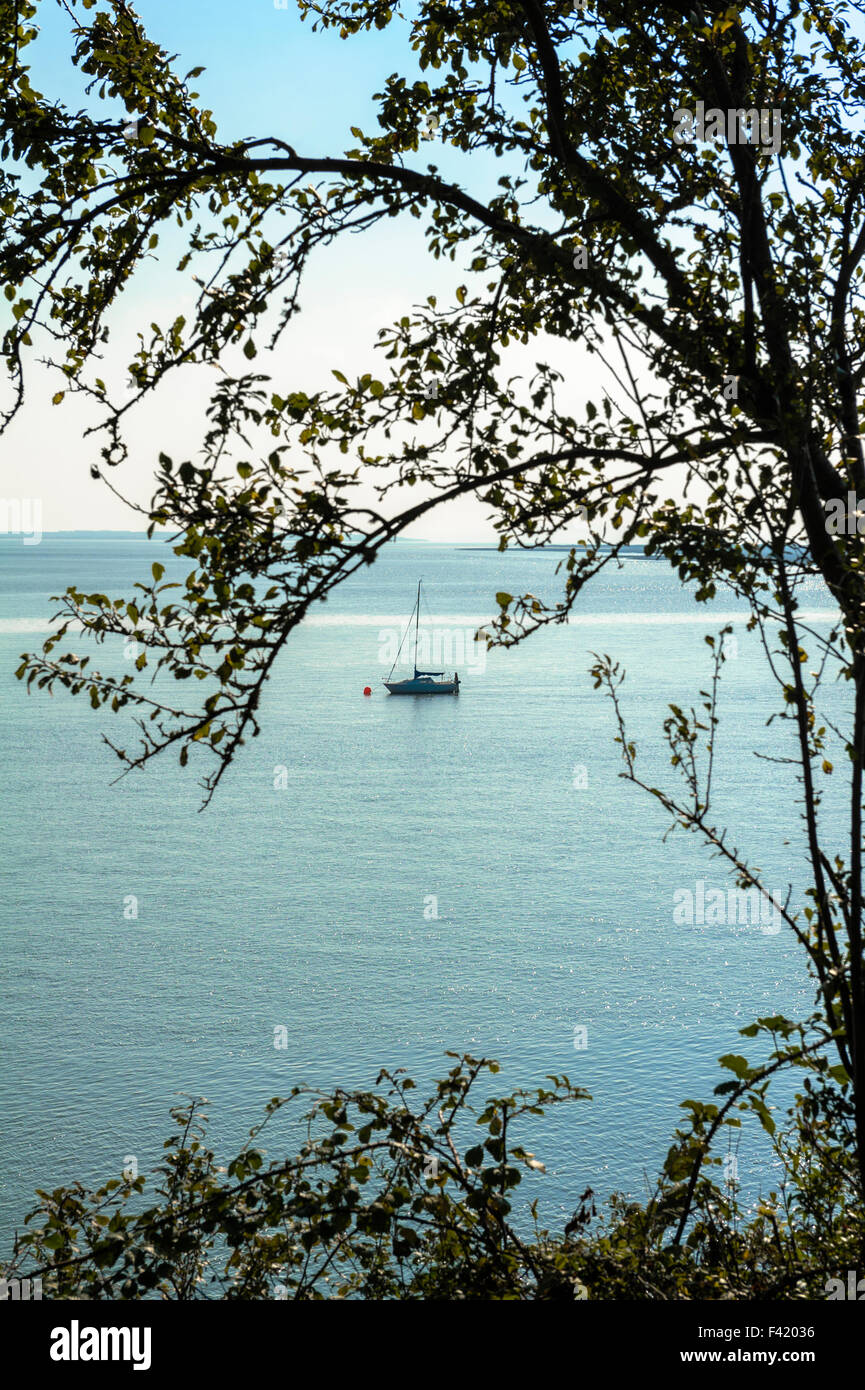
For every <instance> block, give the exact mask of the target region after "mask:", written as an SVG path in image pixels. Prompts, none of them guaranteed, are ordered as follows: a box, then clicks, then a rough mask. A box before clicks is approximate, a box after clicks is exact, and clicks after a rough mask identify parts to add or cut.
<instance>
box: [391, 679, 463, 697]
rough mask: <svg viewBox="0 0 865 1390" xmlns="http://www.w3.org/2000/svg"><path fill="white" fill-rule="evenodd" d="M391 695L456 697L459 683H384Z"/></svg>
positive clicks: (417, 681)
mask: <svg viewBox="0 0 865 1390" xmlns="http://www.w3.org/2000/svg"><path fill="white" fill-rule="evenodd" d="M384 684H385V689H386V690H387V691H389V693H390V694H391V695H458V694H459V690H460V683H459V681H431V680H407V681H385V683H384Z"/></svg>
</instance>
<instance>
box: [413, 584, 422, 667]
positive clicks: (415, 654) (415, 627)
mask: <svg viewBox="0 0 865 1390" xmlns="http://www.w3.org/2000/svg"><path fill="white" fill-rule="evenodd" d="M420 585H421V581H420V580H418V582H417V607H416V608H415V620H414V674H415V679H417V630H418V625H419V624H420Z"/></svg>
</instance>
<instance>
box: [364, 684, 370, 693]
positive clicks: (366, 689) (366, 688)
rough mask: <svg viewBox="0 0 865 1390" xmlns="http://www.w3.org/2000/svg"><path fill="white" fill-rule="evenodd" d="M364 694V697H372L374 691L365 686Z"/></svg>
mask: <svg viewBox="0 0 865 1390" xmlns="http://www.w3.org/2000/svg"><path fill="white" fill-rule="evenodd" d="M363 693H364V695H371V694H372V691H371V690H370V688H369V686H368V685H365V686H364V688H363Z"/></svg>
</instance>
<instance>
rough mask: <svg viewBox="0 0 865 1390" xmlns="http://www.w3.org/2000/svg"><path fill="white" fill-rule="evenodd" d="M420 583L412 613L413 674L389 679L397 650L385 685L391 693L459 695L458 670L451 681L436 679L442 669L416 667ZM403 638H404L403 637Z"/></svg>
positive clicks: (397, 656)
mask: <svg viewBox="0 0 865 1390" xmlns="http://www.w3.org/2000/svg"><path fill="white" fill-rule="evenodd" d="M421 583H422V581H421V580H420V579H419V580H418V582H417V599H416V600H415V606H414V610H413V613H412V617H413V618H414V675H413V676H412V677H411V678H410V679H408V680H404V681H392V680H391V676H392V675H393V673H394V667H395V666H396V663H397V661H399V652H397V654H396V658H395V660H394V663H393V666H391V668H390V672H389V674H388V678H387V680H386V681H385V683H384V684H385V687H386V688H387V690H388V692H389V693H390V694H391V695H459V693H460V678H459V672H458V671H454V678H453V680H452V681H446V680H437V679H436V677H437V676H443V675H444V671H419V670H418V668H417V643H418V627H419V626H420V590H421ZM408 621H409V626H411V618H409V620H408ZM407 631H408V628H406V632H407ZM403 640H405V638H403ZM399 651H402V642H401V643H400V648H399Z"/></svg>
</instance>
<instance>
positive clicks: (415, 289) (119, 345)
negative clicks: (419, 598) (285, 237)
mask: <svg viewBox="0 0 865 1390" xmlns="http://www.w3.org/2000/svg"><path fill="white" fill-rule="evenodd" d="M290 5H291V8H287V9H282V8H277V7H276V5H275V4H274V3H273V0H244V3H242V4H238V3H236V0H235V3H229V0H209V2H208V0H183V3H182V4H179V3H177V0H172V3H168V0H138V2H137V4H136V9H137V11H138V13H139V14H140V15H141V17H142V19H143V20H144V23H145V27H146V29H147V32H148V33H149V34H150V36H151V37H152V38H154V39H156V40H157V41H158V42H159V43H160V44H162V45H163V46H164V47H165V48H166V49H167V50H168V51H169V53H176V54H178V55H179V56H178V59H177V63H176V69H177V70H178V71H179V72H180V73H181V74H184V73H185V72H187V71H188V70H189V69H190V68H192V67H195V66H199V65H204V67H205V72H204V73H203V74H202V75H201V76H200V77H198V78H197V79H196V80H195V81H194V83H192V84H191V85H192V86H193V87H194V89H195V90H197V91H198V92H199V94H200V102H199V105H201V106H203V107H209V108H210V109H212V111H213V113H214V117H215V119H216V122H217V126H218V128H219V135H220V137H221V138H223V139H226V138H239V137H247V136H248V137H261V136H263V135H274V136H277V137H279V138H281V139H284V140H287V141H288V142H289V143H291V144H292V145H293V146H294V147H295V148H296V149H297V150H298V151H299V152H301V153H305V154H312V155H314V154H332V153H335V152H340V153H341V152H342V151H343V150H344V149H346V148H348V147H350V146H351V145H352V144H354V143H355V142H354V138H353V137H352V136H351V134H350V129H349V128H350V126H352V125H359V126H361V127H362V128H364V129H365V130H372V129H373V128H374V124H375V117H374V113H375V103H374V102H373V100H372V94H373V93H374V92H376V91H378V90H380V89H381V87H382V85H383V82H384V79H385V78H386V76H387V75H388V74H389V73H391V72H393V71H396V70H399V71H401V72H404V73H406V74H407V76H408V77H409V78H410V79H411V78H412V77H413V76H414V75H415V71H414V70H413V69H414V55H413V54H412V53H411V50H410V49H409V47H408V44H407V41H406V37H405V35H406V30H405V29H400V27H399V26H398V25H394V26H391V27H389V28H388V29H386V30H384V31H376V32H374V33H373V34H370V35H361V36H354V37H352V38H351V39H349V40H348V41H341V40H340V39H339V37H338V35H336V34H334V33H313V31H312V28H311V26H310V24H309V23H302V22H301V21H300V18H299V15H298V13H297V10H296V8H295V7H294V4H293V0H290ZM91 13H92V12H91ZM37 18H38V22H39V23H40V25H41V33H40V38H39V40H38V41H37V42H36V44H34V45H32V46H31V47H30V49H29V50H28V59H29V61H30V62H31V63H32V64H33V68H34V72H33V75H32V77H31V81H32V83H33V85H34V86H35V87H36V88H37V89H38V90H41V91H43V92H45V93H46V94H50V95H51V96H54V97H58V98H61V99H63V100H64V101H65V102H67V103H68V104H69V105H70V106H71V107H72V108H73V109H76V108H79V107H80V106H82V105H83V104H84V103H85V101H86V97H85V96H84V92H83V83H82V76H81V74H80V73H79V72H78V71H77V69H75V68H74V67H73V65H72V64H71V62H70V52H71V44H70V40H69V37H68V21H67V20H66V19H65V18H64V17H63V15H62V13H61V11H60V9H59V7H55V6H54V5H53V4H52V3H51V0H42V4H41V5H40V11H39V15H38V16H37ZM417 75H419V74H417ZM102 114H103V115H106V114H113V113H111V112H106V111H105V110H104V108H103V111H102ZM117 114H118V117H120V116H122V115H123V112H122V111H118V113H117ZM430 160H433V161H434V162H436V163H437V164H438V165H439V166H440V168H441V169H442V171H443V172H444V173H445V174H446V175H447V176H448V177H451V178H454V179H456V180H457V181H459V182H461V183H462V184H463V185H464V186H466V187H469V188H470V189H471V191H472V192H473V193H480V195H484V194H489V193H491V192H492V191H493V189H494V187H495V181H496V179H497V178H498V176H499V175H500V174H501V173H502V172H503V169H502V167H501V166H500V165H499V164H498V162H497V161H496V160H495V159H494V157H493V156H492V155H488V156H483V155H481V156H478V155H472V156H471V159H470V161H469V159H468V157H466V156H463V155H460V154H458V153H457V152H455V151H450V150H446V149H443V148H442V146H441V145H439V144H438V143H436V142H430V144H429V146H428V147H427V148H426V149H423V150H422V152H421V154H420V155H419V156H418V157H417V158H416V161H415V162H416V163H418V164H421V165H425V164H426V163H427V162H429V161H430ZM178 244H179V243H176V242H175V245H178ZM171 245H172V243H171V238H170V237H168V238H165V239H164V241H163V244H162V246H161V247H160V252H164V254H163V256H162V259H161V263H160V262H153V263H150V264H148V265H147V266H145V267H143V268H141V269H140V270H139V272H138V273H137V275H136V278H135V281H134V283H133V285H132V287H131V288H130V289H129V290H128V291H127V292H126V293H125V294H124V296H123V298H122V300H121V303H120V305H119V308H118V312H117V313H116V315H115V317H114V319H113V320H112V323H113V333H114V335H115V336H116V345H115V347H114V348H113V349H109V356H108V359H107V360H106V364H105V370H104V371H103V372H102V375H103V376H105V378H106V380H109V381H110V380H112V379H114V380H118V381H119V380H120V379H121V378H122V376H123V368H124V366H125V363H126V362H128V361H129V359H130V357H131V355H132V350H133V348H134V340H135V333H136V331H137V330H138V329H139V327H145V328H146V326H147V325H148V324H149V323H150V322H151V320H154V319H155V320H156V321H158V322H160V323H164V322H166V321H170V320H171V319H173V318H174V317H175V315H176V314H177V313H178V312H183V311H184V305H187V304H188V305H189V306H191V305H192V303H193V296H194V292H195V286H194V285H193V283H192V280H191V271H190V274H189V276H188V277H187V279H188V284H178V282H177V279H176V277H175V276H174V275H173V273H172V272H173V265H174V262H175V261H176V259H177V255H174V256H172V255H171V254H170V249H171ZM465 279H466V276H465V274H464V273H463V272H461V270H460V268H459V266H456V267H454V266H451V265H449V264H444V263H442V262H441V261H438V262H437V261H434V260H433V259H432V258H431V257H430V256H429V255H428V253H427V251H426V248H425V245H424V239H423V230H422V224H421V223H419V222H418V221H416V220H415V219H412V218H410V217H405V218H400V219H388V220H387V221H386V222H385V223H383V224H382V225H381V226H379V227H377V228H375V229H374V230H373V231H372V232H370V233H367V234H365V235H364V236H361V237H347V238H343V239H341V240H339V241H338V242H337V243H335V244H333V245H331V246H329V247H326V248H324V249H323V250H322V251H320V252H319V253H318V256H317V258H316V259H314V260H313V262H312V264H311V266H310V268H309V271H308V275H307V280H306V286H305V289H304V292H303V296H302V304H303V312H302V313H301V315H300V316H299V318H297V319H296V320H295V322H294V323H293V325H291V326H290V328H289V330H288V333H287V335H286V337H285V338H284V339H283V341H282V343H281V345H280V346H279V348H278V349H277V351H276V353H275V354H273V357H272V359H271V361H270V364H269V369H271V370H272V371H273V375H274V389H276V390H278V391H279V392H280V393H281V394H282V395H286V394H288V392H289V391H292V390H305V391H311V390H314V389H317V388H321V387H324V386H327V385H332V384H333V378H332V376H331V370H332V369H333V368H338V369H339V370H341V371H343V372H344V373H345V375H346V376H348V377H349V379H352V378H353V377H354V376H355V375H358V374H362V373H363V372H367V371H371V372H373V373H374V374H375V375H378V376H382V374H383V372H384V370H385V369H386V364H385V362H384V360H383V357H382V354H381V353H379V352H375V351H374V350H373V344H374V342H375V336H376V331H377V329H378V328H379V327H381V326H383V325H386V324H388V323H390V322H391V321H392V320H393V319H394V318H398V317H400V316H401V315H402V314H404V313H406V312H408V311H409V310H410V308H411V306H412V305H413V304H415V303H417V302H419V301H421V300H423V299H425V298H426V296H427V295H428V294H430V293H435V294H438V295H439V296H440V298H441V300H442V301H443V302H444V301H445V300H452V297H453V292H454V290H455V288H456V286H457V285H458V284H459V283H460V282H461V281H463V280H465ZM124 344H128V348H124ZM530 358H531V361H532V362H533V361H534V360H536V359H543V360H547V361H549V362H551V363H552V364H553V365H554V366H556V367H558V368H559V369H560V370H561V371H563V372H564V374H565V387H564V389H563V392H562V404H563V406H565V407H566V408H570V409H572V410H579V409H580V406H581V404H582V402H583V401H584V400H585V399H586V397H587V396H590V395H595V398H596V399H598V398H599V395H600V392H599V390H598V381H599V378H598V376H597V372H598V367H597V366H596V359H594V358H591V357H589V356H588V355H587V354H586V353H585V352H584V351H583V350H582V349H581V346H580V344H579V343H573V344H562V343H543V342H542V341H541V340H537V342H536V344H535V345H534V346H532V348H531V349H530ZM266 362H267V359H266V358H265V357H264V356H263V355H260V356H259V358H258V359H257V361H256V366H257V367H258V366H262V365H263V364H265V363H266ZM526 365H528V362H527V363H526ZM212 384H213V373H212V371H210V370H208V369H206V368H195V369H183V371H181V372H180V373H179V374H176V375H175V376H174V377H173V379H172V380H171V383H170V384H166V386H165V387H163V388H162V390H161V391H160V393H159V396H158V397H157V399H156V400H154V401H153V402H151V403H148V404H147V405H146V406H145V407H142V408H140V409H139V411H138V412H137V414H133V420H134V423H133V424H132V426H131V428H130V431H129V440H130V444H131V449H130V459H129V461H128V463H127V464H125V465H123V467H122V469H119V470H116V471H114V472H112V474H111V480H112V482H113V483H115V484H116V485H117V487H118V488H119V489H120V490H121V491H122V492H123V493H124V495H125V496H127V497H129V498H130V499H131V500H133V501H134V502H136V503H137V504H138V505H139V506H141V507H143V508H146V507H147V505H148V503H149V501H150V498H151V495H152V491H153V488H152V480H153V474H154V465H155V462H156V458H157V455H158V453H159V451H160V450H164V451H165V452H166V453H168V454H170V455H171V456H172V457H173V458H175V459H181V458H184V457H191V456H192V455H193V453H194V452H195V450H196V447H197V443H198V440H199V439H200V437H201V434H202V432H203V429H202V427H203V421H204V409H205V404H206V400H207V396H208V392H209V390H210V388H211V387H212ZM62 385H63V380H62V378H60V377H58V376H57V375H56V374H55V375H51V374H49V373H48V371H47V370H45V369H42V368H36V369H35V370H34V369H31V374H30V392H29V398H28V403H27V405H26V406H25V408H24V410H23V412H22V414H21V415H20V416H19V418H18V420H17V421H16V422H15V424H14V425H13V427H12V428H11V429H10V430H9V431H8V433H7V434H6V436H4V437H2V438H0V449H2V478H3V481H2V484H0V493H2V496H3V497H7V498H8V497H16V498H21V499H39V500H40V501H41V508H42V517H43V522H42V525H43V529H44V530H46V531H52V530H78V529H87V530H91V529H120V530H126V529H133V530H140V529H143V527H144V525H145V524H146V522H145V520H143V519H142V518H141V516H140V515H138V514H136V513H135V512H131V511H130V510H129V509H128V508H127V507H125V506H124V505H123V504H122V503H121V502H120V501H119V500H117V499H116V498H115V497H114V496H113V495H112V494H111V492H110V491H108V489H107V488H106V487H105V486H104V484H103V483H101V482H100V481H98V480H93V479H91V477H90V465H91V463H93V462H98V461H99V460H98V441H96V440H94V439H93V438H90V439H87V438H85V437H84V429H85V427H86V425H87V424H88V422H89V421H90V420H91V418H92V417H91V416H90V415H89V414H88V413H87V410H86V408H85V407H83V406H82V404H81V402H79V401H77V400H75V399H70V398H69V397H68V396H67V399H66V400H65V401H64V403H63V404H62V405H61V406H59V407H52V405H51V398H52V396H53V394H54V392H55V391H57V390H58V389H60V388H61V387H62ZM408 534H409V535H410V536H411V537H413V538H415V539H429V540H450V539H453V540H460V541H465V540H492V539H495V538H496V533H495V532H494V530H493V528H492V525H491V523H490V521H489V518H488V516H487V515H486V512H485V509H484V508H483V506H482V505H481V504H479V503H477V502H475V501H473V500H471V499H461V500H460V501H459V502H456V503H453V504H451V505H450V506H449V507H448V508H446V509H444V508H442V509H437V510H436V512H435V513H433V515H432V516H431V517H429V518H427V519H425V520H424V521H423V522H422V523H420V524H419V525H418V526H417V527H416V528H415V529H414V530H413V531H411V532H409V533H408ZM579 534H581V531H580V528H579V527H577V528H576V529H572V530H571V532H566V533H564V535H563V536H562V537H558V538H557V539H572V538H574V537H575V536H577V535H579Z"/></svg>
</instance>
